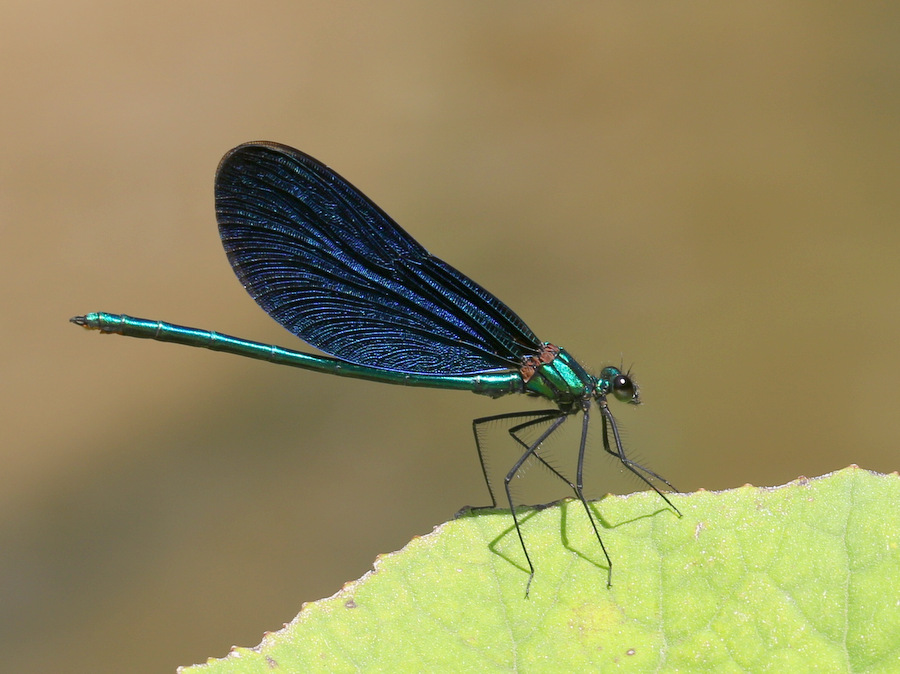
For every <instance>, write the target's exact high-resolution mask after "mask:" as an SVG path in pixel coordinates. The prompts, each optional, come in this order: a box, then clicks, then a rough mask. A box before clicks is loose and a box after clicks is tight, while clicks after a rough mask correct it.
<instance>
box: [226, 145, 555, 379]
mask: <svg viewBox="0 0 900 674" xmlns="http://www.w3.org/2000/svg"><path fill="white" fill-rule="evenodd" d="M216 215H217V218H218V221H219V233H220V235H221V237H222V243H223V244H224V246H225V251H226V252H227V253H228V259H229V261H230V262H231V265H232V267H234V270H235V273H236V274H237V276H238V278H239V279H240V280H241V283H243V285H244V287H245V288H246V289H247V291H248V292H249V293H250V294H251V295H252V296H253V298H254V299H255V300H256V301H257V302H258V303H259V305H260V306H261V307H262V308H263V309H265V310H266V312H267V313H268V314H269V315H270V316H272V318H274V319H275V320H276V321H278V322H279V323H281V324H282V325H283V326H284V327H285V328H287V329H288V330H290V331H291V332H292V333H294V334H295V335H297V336H299V337H301V338H303V339H304V340H305V341H307V342H309V343H310V344H312V345H313V346H315V347H316V348H318V349H320V350H322V351H324V352H325V353H328V354H331V355H333V356H336V357H337V358H340V359H342V360H347V361H350V362H352V363H358V364H360V365H367V366H370V367H375V368H379V369H385V370H398V371H403V372H414V373H422V374H447V375H455V374H470V373H474V372H482V371H487V370H498V369H516V368H518V367H519V364H520V359H521V357H522V356H524V355H529V354H533V353H536V352H537V351H538V350H539V347H540V341H539V340H538V338H537V337H536V336H535V335H534V333H533V332H532V331H531V330H530V329H529V328H528V326H527V325H525V323H523V322H522V320H521V319H520V318H519V317H518V316H516V314H515V313H513V312H512V310H510V308H509V307H507V306H506V305H505V304H503V303H502V302H501V301H500V300H498V299H497V298H496V297H494V296H493V295H491V294H490V293H489V292H488V291H487V290H485V289H484V288H482V287H481V286H480V285H478V284H477V283H475V282H474V281H472V280H471V279H470V278H468V277H467V276H465V275H463V274H461V273H460V272H458V271H456V270H455V269H454V268H453V267H451V266H450V265H448V264H447V263H445V262H442V261H441V260H439V259H438V258H436V257H434V256H433V255H431V254H429V253H428V251H426V250H425V249H424V248H422V246H421V245H419V244H418V243H417V242H416V241H415V240H414V239H413V238H412V237H410V236H409V235H408V234H407V233H406V232H404V231H403V230H402V229H401V228H400V226H399V225H397V224H396V223H395V222H394V221H393V220H391V218H390V217H388V215H387V214H386V213H384V211H382V210H381V209H380V208H378V206H376V205H375V204H374V203H372V202H371V201H370V200H369V199H368V198H367V197H366V196H365V195H364V194H362V193H361V192H360V191H359V190H357V189H356V188H355V187H353V186H352V185H351V184H350V183H348V182H347V181H346V180H344V179H343V178H341V177H340V176H339V175H338V174H337V173H335V172H334V171H332V170H331V169H329V168H328V167H327V166H325V165H323V164H321V163H320V162H318V161H316V160H315V159H313V158H312V157H310V156H308V155H305V154H303V153H302V152H300V151H298V150H294V149H292V148H289V147H286V146H284V145H277V144H275V143H248V144H246V145H241V146H239V147H237V148H235V149H234V150H232V151H231V152H229V153H228V154H227V155H225V157H224V158H223V159H222V162H221V164H219V170H218V172H217V174H216Z"/></svg>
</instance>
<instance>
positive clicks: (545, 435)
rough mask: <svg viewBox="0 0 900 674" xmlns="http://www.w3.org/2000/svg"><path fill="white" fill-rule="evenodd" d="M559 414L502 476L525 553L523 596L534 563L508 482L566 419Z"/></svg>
mask: <svg viewBox="0 0 900 674" xmlns="http://www.w3.org/2000/svg"><path fill="white" fill-rule="evenodd" d="M558 414H559V416H558V417H557V418H556V419H555V420H554V421H553V423H552V424H550V428H548V429H547V430H546V431H544V432H543V433H541V435H540V437H539V438H538V439H537V440H535V441H534V442H533V443H532V444H531V446H530V447H529V448H528V450H527V451H526V452H525V453H524V454H522V456H521V457H519V460H518V461H516V463H515V464H514V465H513V467H512V468H511V469H510V471H509V472H508V473H507V474H506V477H505V478H503V488H504V489H505V490H506V500H507V502H508V503H509V509H510V510H511V511H512V516H513V523H514V524H515V525H516V533H517V534H518V535H519V543H521V544H522V552H524V553H525V561H526V562H528V570H529V575H528V583H527V584H526V585H525V597H526V598H527V597H528V591H529V589H531V581H532V580H534V565H533V564H532V563H531V557H530V556H529V555H528V548H527V547H525V537H524V536H523V535H522V529H521V528H520V527H519V518H518V516H517V515H516V508H515V506H514V505H513V499H512V492H510V490H509V484H510V482H512V480H513V478H515V476H516V473H518V472H519V469H520V468H521V467H522V466H523V465H524V464H525V462H526V461H527V460H528V459H529V458H530V457H531V456H533V455H534V453H535V452H536V451H537V449H538V447H540V446H541V443H542V442H544V440H546V439H547V438H548V437H550V435H551V434H552V433H553V432H554V431H555V430H556V429H557V428H559V427H560V426H561V425H562V423H563V422H564V421H565V420H566V417H567V416H568V415H567V414H565V413H564V412H558Z"/></svg>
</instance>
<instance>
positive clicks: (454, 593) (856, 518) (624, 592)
mask: <svg viewBox="0 0 900 674" xmlns="http://www.w3.org/2000/svg"><path fill="white" fill-rule="evenodd" d="M672 501H673V503H674V504H675V505H676V506H677V507H678V508H679V509H680V510H681V512H682V514H683V517H681V518H679V517H677V516H676V515H675V514H674V513H673V512H672V511H671V510H669V509H668V508H666V507H665V504H664V503H663V502H662V501H661V500H660V498H659V497H658V496H656V495H655V494H653V493H652V492H646V493H640V494H634V495H631V496H627V497H613V496H610V497H606V498H604V499H602V500H601V501H599V502H597V503H594V504H592V505H593V507H594V509H595V512H596V513H597V514H598V517H599V518H600V521H601V524H602V529H601V534H602V536H603V541H604V543H605V544H606V547H607V549H608V550H609V553H610V557H611V558H612V560H613V579H612V580H613V586H612V588H609V589H607V587H606V568H605V562H604V557H603V553H602V551H601V550H600V549H599V546H598V545H597V541H596V539H595V538H593V537H592V536H593V534H592V530H591V528H590V525H589V523H588V520H587V517H586V515H585V513H584V511H583V509H582V506H581V504H580V503H579V502H577V501H574V502H573V501H566V502H562V503H560V504H557V505H554V506H552V507H548V508H544V509H540V510H535V509H522V511H521V519H522V522H523V526H522V529H523V533H524V535H525V539H526V541H527V543H528V546H529V547H528V549H529V553H530V554H531V558H532V560H533V562H534V564H535V567H536V570H537V572H536V574H535V577H534V582H533V583H532V585H531V591H530V597H529V598H528V599H526V598H525V596H524V593H525V585H526V582H527V579H528V574H527V572H526V571H525V569H526V568H527V566H526V564H525V561H524V557H523V555H522V550H521V547H520V546H519V541H518V538H517V537H516V533H515V530H514V529H513V528H512V520H511V518H510V516H509V512H508V511H507V512H504V511H493V510H492V511H483V510H479V511H464V512H463V513H462V514H461V516H460V517H459V518H458V519H456V520H454V521H452V522H448V523H446V524H444V525H441V526H440V527H437V529H435V531H434V532H433V533H432V534H429V535H427V536H423V537H421V538H417V539H415V540H413V541H412V542H411V543H410V544H409V545H407V546H406V547H405V548H404V549H403V550H401V551H400V552H397V553H393V554H390V555H385V556H382V557H380V558H379V559H378V560H377V562H376V564H375V570H374V571H371V572H370V573H368V574H366V575H365V576H363V578H361V579H360V580H358V581H355V582H352V583H349V584H348V585H346V586H345V587H344V588H343V589H342V590H341V591H340V592H338V593H337V594H336V595H334V596H333V597H330V598H328V599H323V600H321V601H318V602H314V603H310V604H306V605H304V606H303V609H302V611H301V612H300V614H299V615H298V616H297V617H296V618H295V619H294V621H293V622H292V623H290V624H289V625H287V626H286V627H285V628H284V629H283V630H281V631H279V632H276V633H272V634H267V635H266V636H265V638H264V639H263V641H262V643H261V644H260V645H259V646H257V647H256V648H235V649H233V651H232V652H231V654H230V655H228V656H227V657H226V658H224V659H221V660H210V661H209V662H208V663H207V664H205V665H198V666H195V667H190V668H186V669H184V670H182V671H184V672H189V673H191V674H213V673H218V672H272V671H279V672H319V671H321V672H344V671H348V672H349V671H359V670H363V671H392V672H395V671H455V672H458V671H477V672H494V671H496V672H501V671H517V670H523V671H536V672H545V671H546V672H556V671H588V670H590V671H594V670H598V669H612V668H617V667H625V668H627V671H664V672H667V671H698V670H702V671H715V672H719V671H721V672H739V671H772V672H804V671H813V670H814V671H823V672H839V671H855V672H861V671H866V672H880V671H883V672H896V671H900V477H898V475H897V474H896V473H893V474H891V475H879V474H875V473H870V472H868V471H865V470H861V469H859V468H857V467H856V466H851V467H850V468H847V469H844V470H841V471H838V472H836V473H832V474H830V475H826V476H824V477H821V478H817V479H814V480H807V479H806V478H801V479H798V480H796V481H794V482H792V483H790V484H788V485H786V486H784V487H778V488H757V487H751V486H749V485H748V486H745V487H741V488H740V489H734V490H731V491H727V492H721V493H712V492H704V491H701V492H697V493H693V494H678V495H674V496H672Z"/></svg>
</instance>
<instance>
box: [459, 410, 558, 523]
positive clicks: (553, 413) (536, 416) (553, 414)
mask: <svg viewBox="0 0 900 674" xmlns="http://www.w3.org/2000/svg"><path fill="white" fill-rule="evenodd" d="M560 414H562V412H560V411H559V410H540V411H537V412H508V413H506V414H495V415H493V416H490V417H480V418H478V419H475V420H474V421H472V433H473V434H474V435H475V448H476V449H477V450H478V462H479V463H480V464H481V474H482V475H483V476H484V483H485V484H486V485H487V488H488V494H490V496H491V505H490V507H491V508H496V507H497V497H496V496H495V495H494V488H493V486H491V479H490V477H488V472H487V464H486V463H485V460H484V450H483V448H482V446H481V436H480V435H479V429H480V428H481V426H482V425H484V424H488V423H490V422H492V421H504V420H506V419H525V418H530V419H531V421H527V422H525V423H523V424H518V425H516V426H513V427H512V428H510V429H509V434H510V435H512V437H513V439H514V440H515V441H516V442H518V443H519V444H520V445H522V446H523V447H524V448H525V449H528V444H527V443H525V442H524V441H522V440H521V439H520V438H518V437H517V436H516V435H515V434H514V431H515V430H516V429H522V428H525V427H527V426H530V425H533V424H539V423H541V422H544V421H551V420H553V419H556V418H557V417H558V416H559V415H560ZM537 458H538V459H539V460H540V461H541V462H542V463H543V464H544V465H545V466H547V467H548V468H549V469H550V470H552V471H553V472H554V473H556V474H557V475H558V476H559V477H560V478H561V479H562V480H563V481H564V482H565V483H566V484H568V485H569V486H571V487H572V488H573V489H574V488H575V485H573V484H572V483H571V482H569V480H567V479H566V478H565V477H563V476H562V475H560V474H559V473H558V472H557V471H556V470H554V468H553V467H552V466H550V465H549V464H547V462H546V461H544V460H543V459H542V458H541V457H540V456H538V457H537Z"/></svg>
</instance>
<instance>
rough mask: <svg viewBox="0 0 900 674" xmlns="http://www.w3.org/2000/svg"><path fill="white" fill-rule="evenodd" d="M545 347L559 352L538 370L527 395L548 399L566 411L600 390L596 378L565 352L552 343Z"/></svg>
mask: <svg viewBox="0 0 900 674" xmlns="http://www.w3.org/2000/svg"><path fill="white" fill-rule="evenodd" d="M546 347H552V348H553V349H554V350H558V354H557V355H556V356H555V357H554V358H552V360H550V362H548V363H544V364H542V365H541V366H540V367H538V368H537V369H536V370H535V372H534V374H533V375H532V376H531V377H530V378H529V379H528V380H527V382H526V383H525V391H526V393H530V394H531V395H539V396H543V397H544V398H548V399H550V400H552V401H553V402H555V403H556V404H557V405H559V406H560V407H561V408H563V409H567V408H570V407H572V406H573V405H574V404H575V403H576V402H577V401H579V400H584V399H585V398H590V397H591V396H592V395H593V393H594V391H595V389H596V388H597V383H598V380H597V378H596V377H593V376H591V375H590V374H588V372H587V371H586V370H585V369H584V368H583V367H581V365H579V364H578V363H577V362H576V361H575V359H574V358H572V356H570V355H569V353H568V352H567V351H566V350H565V349H562V348H558V347H553V346H552V345H550V344H545V348H546Z"/></svg>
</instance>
